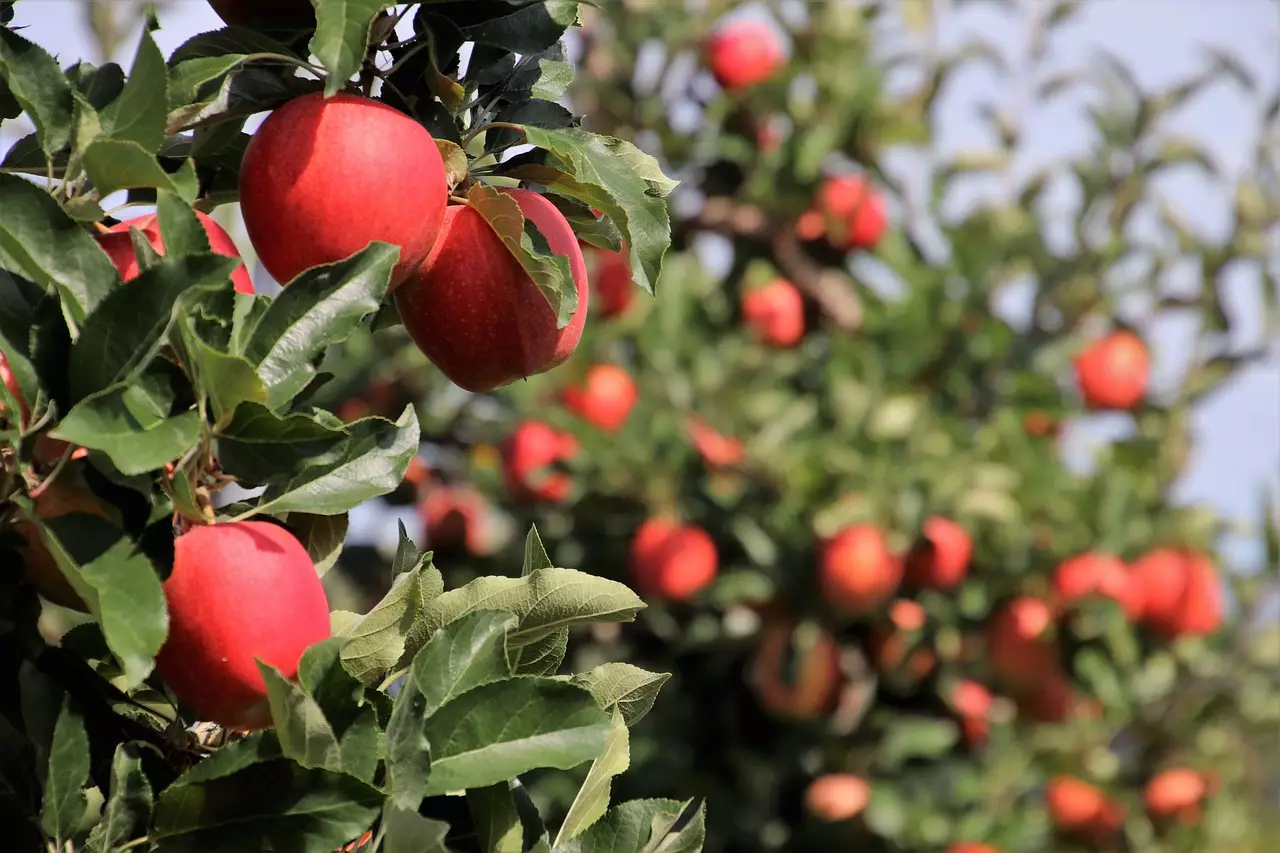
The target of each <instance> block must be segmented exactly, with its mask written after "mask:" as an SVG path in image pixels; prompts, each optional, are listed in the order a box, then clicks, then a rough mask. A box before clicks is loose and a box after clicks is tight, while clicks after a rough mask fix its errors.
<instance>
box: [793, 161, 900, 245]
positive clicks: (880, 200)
mask: <svg viewBox="0 0 1280 853" xmlns="http://www.w3.org/2000/svg"><path fill="white" fill-rule="evenodd" d="M814 214H816V216H815V215H814ZM888 224H889V215H888V212H887V211H886V210H885V203H884V196H882V195H881V194H880V193H879V192H877V191H876V190H875V188H873V187H872V186H871V184H870V182H869V181H868V180H867V178H866V177H865V176H864V175H836V176H835V177H831V178H828V179H827V180H826V181H824V182H823V184H822V186H821V187H819V188H818V194H817V198H816V199H815V200H814V205H813V208H812V210H811V211H810V212H809V213H806V214H804V215H802V216H801V217H800V219H799V220H797V222H796V236H798V237H800V238H801V239H804V240H813V239H817V238H818V237H820V236H822V235H823V234H824V233H825V234H826V236H827V239H828V241H829V242H830V243H831V245H832V246H834V247H835V248H837V249H873V248H875V246H876V244H877V243H879V242H880V239H881V238H882V237H884V232H885V230H886V228H888ZM819 226H821V227H819Z"/></svg>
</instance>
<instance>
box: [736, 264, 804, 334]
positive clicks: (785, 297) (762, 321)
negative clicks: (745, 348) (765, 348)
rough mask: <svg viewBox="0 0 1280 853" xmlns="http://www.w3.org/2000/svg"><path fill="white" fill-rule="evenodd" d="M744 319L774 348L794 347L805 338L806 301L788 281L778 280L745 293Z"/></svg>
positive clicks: (743, 296) (743, 297)
mask: <svg viewBox="0 0 1280 853" xmlns="http://www.w3.org/2000/svg"><path fill="white" fill-rule="evenodd" d="M742 316H743V319H745V320H746V321H747V325H749V326H751V328H752V329H754V330H755V333H756V334H757V335H758V336H759V337H760V339H761V340H763V341H764V342H765V343H767V344H770V345H772V346H775V347H793V346H795V345H796V344H798V343H800V341H801V339H802V338H804V300H803V299H802V298H801V296H800V291H799V290H797V289H796V286H795V285H794V284H792V283H791V282H789V281H787V280H786V279H782V278H778V279H774V280H773V281H771V282H769V283H768V284H766V285H764V286H763V287H757V288H754V289H752V290H748V291H747V292H746V293H744V294H743V295H742Z"/></svg>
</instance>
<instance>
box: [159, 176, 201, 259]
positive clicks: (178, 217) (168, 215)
mask: <svg viewBox="0 0 1280 853" xmlns="http://www.w3.org/2000/svg"><path fill="white" fill-rule="evenodd" d="M156 214H157V217H158V219H159V221H160V236H161V238H162V239H163V240H164V253H165V254H166V255H168V256H169V257H171V258H181V257H185V256H186V255H201V254H204V253H206V252H211V251H213V250H212V249H211V248H209V235H208V234H207V233H206V232H205V230H204V226H203V225H202V224H201V223H200V218H199V217H197V216H196V212H195V211H194V210H192V209H191V206H190V205H188V204H187V203H186V202H184V201H183V200H182V199H180V198H178V197H177V196H176V195H174V194H173V193H168V192H162V193H160V195H159V197H158V198H157V199H156Z"/></svg>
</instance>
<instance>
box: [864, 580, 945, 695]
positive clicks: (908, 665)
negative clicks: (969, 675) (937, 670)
mask: <svg viewBox="0 0 1280 853" xmlns="http://www.w3.org/2000/svg"><path fill="white" fill-rule="evenodd" d="M927 618H928V614H926V613H925V609H924V608H923V607H921V606H920V604H919V603H918V602H915V601H911V600H910V599H905V598H900V599H898V600H897V601H895V602H894V603H893V604H892V606H890V608H889V622H890V625H877V626H876V627H875V629H874V630H873V631H872V632H871V635H870V637H869V638H868V643H867V651H868V652H869V653H870V657H871V660H872V661H874V662H875V665H876V667H877V668H879V669H880V670H881V671H882V672H889V671H893V670H900V671H901V672H903V673H905V674H906V675H907V676H909V677H910V678H911V679H912V680H917V681H918V680H920V679H922V678H924V677H925V676H927V675H928V674H929V673H930V672H932V671H933V668H934V666H935V665H936V664H937V663H938V657H937V655H935V654H934V653H933V648H932V647H931V646H929V645H927V644H925V643H922V642H921V638H920V637H918V636H913V635H914V634H915V633H916V632H917V631H919V630H920V629H922V628H923V627H924V626H925V621H926V619H927Z"/></svg>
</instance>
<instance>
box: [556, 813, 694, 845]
mask: <svg viewBox="0 0 1280 853" xmlns="http://www.w3.org/2000/svg"><path fill="white" fill-rule="evenodd" d="M686 805H687V804H685V803H681V802H678V801H676V800H630V801H628V802H625V803H622V804H621V805H617V806H614V807H613V808H611V809H609V811H607V812H605V815H604V817H602V818H600V820H598V821H596V822H595V823H594V824H592V825H591V828H590V829H588V830H586V831H585V832H583V833H582V834H581V835H579V836H577V837H576V838H573V839H572V840H570V841H568V842H566V843H565V844H564V845H563V846H561V847H557V848H556V853H647V851H650V850H652V849H654V847H656V845H657V844H658V843H660V842H661V841H662V839H663V838H664V837H665V836H666V834H667V832H668V830H669V829H670V828H671V827H672V826H674V825H675V823H676V821H677V820H679V819H680V815H681V814H682V813H683V812H684V810H685V807H686ZM655 830H657V831H655Z"/></svg>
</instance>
